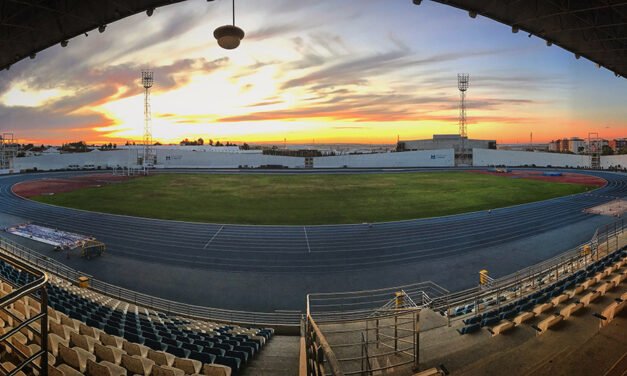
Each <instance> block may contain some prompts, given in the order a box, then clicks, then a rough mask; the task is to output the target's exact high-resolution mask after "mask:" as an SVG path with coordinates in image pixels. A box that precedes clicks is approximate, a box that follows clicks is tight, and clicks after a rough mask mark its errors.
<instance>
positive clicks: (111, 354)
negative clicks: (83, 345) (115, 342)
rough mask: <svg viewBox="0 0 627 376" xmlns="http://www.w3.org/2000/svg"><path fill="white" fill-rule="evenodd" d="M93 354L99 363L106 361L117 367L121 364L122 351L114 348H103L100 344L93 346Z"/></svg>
mask: <svg viewBox="0 0 627 376" xmlns="http://www.w3.org/2000/svg"><path fill="white" fill-rule="evenodd" d="M94 354H95V355H96V358H97V359H98V360H99V361H103V360H104V361H107V362H109V363H113V364H116V365H119V364H120V363H121V362H122V354H124V350H121V349H118V348H117V347H114V346H105V345H102V344H100V343H96V344H95V345H94Z"/></svg>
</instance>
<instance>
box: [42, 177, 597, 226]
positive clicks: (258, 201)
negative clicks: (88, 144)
mask: <svg viewBox="0 0 627 376" xmlns="http://www.w3.org/2000/svg"><path fill="white" fill-rule="evenodd" d="M593 188H596V187H594V186H590V185H580V184H565V183H553V182H545V181H538V180H529V179H514V178H511V177H502V176H493V175H486V174H476V173H469V172H433V173H425V172H422V173H387V174H326V175H322V174H321V175H318V174H315V175H309V174H308V175H302V174H301V175H254V174H247V175H227V174H224V175H213V174H161V175H153V176H149V177H142V178H136V179H131V180H129V181H125V182H121V183H120V182H118V183H115V184H107V185H104V186H102V187H97V188H83V189H78V190H75V191H72V192H65V193H58V194H54V195H42V196H36V197H33V199H35V200H37V201H40V202H45V203H49V204H54V205H60V206H68V207H72V208H78V209H84V210H90V211H99V212H106V213H115V214H125V215H132V216H140V217H150V218H161V219H174V220H184V221H196V222H212V223H237V224H262V225H269V224H282V225H305V224H308V225H312V224H339V223H362V222H381V221H395V220H403V219H412V218H423V217H434V216H441V215H450V214H458V213H464V212H470V211H477V210H486V209H494V208H499V207H504V206H510V205H516V204H523V203H528V202H532V201H539V200H545V199H549V198H554V197H559V196H565V195H570V194H574V193H581V192H585V191H587V190H590V189H593Z"/></svg>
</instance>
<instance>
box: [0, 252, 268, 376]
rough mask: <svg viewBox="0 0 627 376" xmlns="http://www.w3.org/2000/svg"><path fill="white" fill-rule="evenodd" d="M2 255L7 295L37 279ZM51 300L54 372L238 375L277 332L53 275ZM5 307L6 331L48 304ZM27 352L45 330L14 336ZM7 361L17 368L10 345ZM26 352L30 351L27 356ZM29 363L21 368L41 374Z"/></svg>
mask: <svg viewBox="0 0 627 376" xmlns="http://www.w3.org/2000/svg"><path fill="white" fill-rule="evenodd" d="M32 278H33V277H32V276H30V275H29V274H28V273H25V272H22V271H20V270H18V269H16V268H14V267H13V266H12V265H10V264H8V263H6V262H4V261H2V260H0V295H1V296H5V295H6V294H7V293H9V292H11V291H12V290H13V289H14V288H15V287H16V286H20V285H23V284H25V283H27V282H29V281H31V280H32ZM48 295H49V307H48V314H49V317H48V323H49V329H48V330H49V335H48V352H49V357H48V359H49V369H48V374H49V375H82V374H86V375H98V376H99V375H135V374H139V375H145V376H148V375H155V376H159V375H173V376H182V375H195V374H201V375H216V376H217V375H222V376H227V375H231V374H237V373H238V372H239V371H240V370H241V369H242V368H243V367H245V365H246V364H247V363H248V362H250V361H251V359H252V358H253V357H255V356H256V355H257V354H258V353H259V351H261V349H262V348H263V347H264V345H265V344H266V343H267V341H268V340H270V339H271V338H272V335H273V334H274V331H273V329H255V328H245V327H240V326H235V325H223V324H218V323H213V322H208V321H202V320H194V319H187V318H181V317H178V316H175V315H169V314H165V313H162V312H157V311H154V310H149V309H146V308H144V307H139V306H136V305H134V304H129V303H126V302H123V301H120V300H117V299H114V298H111V297H108V296H105V295H102V294H99V293H96V292H94V291H92V290H89V289H84V288H80V287H77V286H74V285H72V284H71V283H69V282H67V281H65V280H61V279H57V278H51V281H50V284H49V287H48ZM8 311H9V312H10V314H7V312H5V311H3V310H0V331H1V332H2V333H4V332H6V330H7V328H10V327H15V326H17V325H18V324H19V323H20V322H21V321H23V320H24V319H27V318H29V317H31V316H33V315H35V314H37V313H39V312H40V311H41V307H40V304H39V303H38V301H37V300H36V299H33V298H31V297H28V296H27V297H25V298H24V299H20V300H18V301H17V302H15V303H14V304H13V305H12V306H11V307H10V308H9V309H8ZM9 340H10V341H11V343H12V344H13V345H14V346H15V347H16V348H17V349H18V350H19V352H21V353H22V354H24V355H29V354H31V353H34V352H36V351H39V349H40V346H41V343H38V342H39V341H40V340H39V337H38V336H33V333H32V332H31V331H29V330H28V329H26V328H24V329H22V330H21V331H20V332H19V333H17V334H16V335H14V336H12V337H11V338H10V339H9ZM4 350H5V352H4V354H2V355H0V363H1V366H2V368H3V369H4V370H5V371H9V370H11V369H14V368H15V364H18V363H19V359H18V357H19V354H15V353H14V350H13V349H12V348H11V347H10V346H5V349H4ZM22 358H23V357H22ZM33 373H34V372H33V370H30V369H29V370H28V371H27V372H24V373H18V374H33Z"/></svg>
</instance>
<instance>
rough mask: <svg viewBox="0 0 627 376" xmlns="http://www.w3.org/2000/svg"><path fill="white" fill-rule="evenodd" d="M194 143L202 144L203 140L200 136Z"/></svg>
mask: <svg viewBox="0 0 627 376" xmlns="http://www.w3.org/2000/svg"><path fill="white" fill-rule="evenodd" d="M196 143H197V144H198V145H204V144H205V140H203V139H202V138H199V139H198V141H196Z"/></svg>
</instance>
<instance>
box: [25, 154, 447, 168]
mask: <svg viewBox="0 0 627 376" xmlns="http://www.w3.org/2000/svg"><path fill="white" fill-rule="evenodd" d="M137 153H138V151H137V150H117V151H103V152H90V153H74V154H50V155H41V156H35V157H23V158H16V159H15V168H16V169H20V170H26V169H33V168H37V169H38V170H60V169H67V168H68V167H69V166H70V165H78V166H79V167H80V168H83V167H84V166H86V165H93V166H94V168H98V167H100V168H101V169H104V168H107V167H116V166H128V165H131V166H132V165H134V164H135V161H136V160H137ZM261 165H282V166H287V167H290V168H302V167H304V166H305V158H302V157H284V156H274V155H262V154H259V153H231V152H209V151H208V152H202V151H190V150H172V149H169V150H158V149H157V167H158V168H237V167H239V166H248V167H259V166H261ZM454 165H455V156H454V151H453V149H445V150H428V151H410V152H403V153H379V154H353V155H342V156H334V157H318V158H314V167H315V168H341V167H344V166H346V167H349V168H350V167H355V168H360V167H452V166H454Z"/></svg>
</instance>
